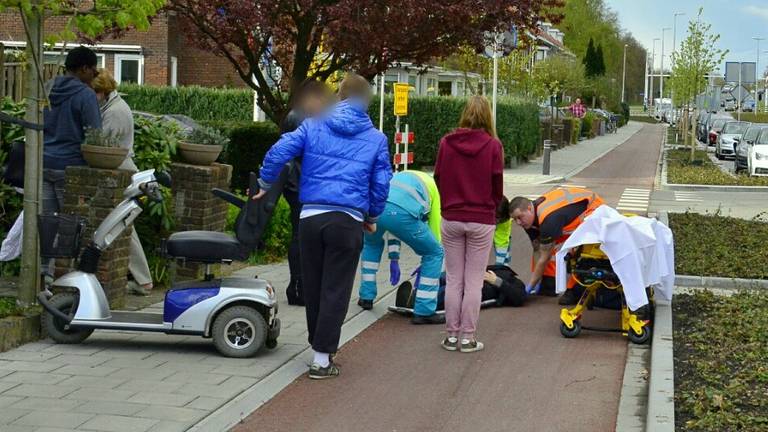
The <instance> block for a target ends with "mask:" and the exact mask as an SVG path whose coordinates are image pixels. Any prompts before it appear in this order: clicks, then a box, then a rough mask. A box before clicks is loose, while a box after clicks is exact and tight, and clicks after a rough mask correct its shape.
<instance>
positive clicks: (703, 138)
mask: <svg viewBox="0 0 768 432" xmlns="http://www.w3.org/2000/svg"><path fill="white" fill-rule="evenodd" d="M713 115H714V114H713V113H711V112H706V111H701V113H700V114H699V119H698V121H697V123H696V138H698V139H699V141H700V142H703V143H705V142H707V133H708V132H709V129H707V123H708V122H709V118H710V117H712V116H713Z"/></svg>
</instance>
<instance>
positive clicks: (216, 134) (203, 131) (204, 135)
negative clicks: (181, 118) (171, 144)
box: [184, 126, 229, 146]
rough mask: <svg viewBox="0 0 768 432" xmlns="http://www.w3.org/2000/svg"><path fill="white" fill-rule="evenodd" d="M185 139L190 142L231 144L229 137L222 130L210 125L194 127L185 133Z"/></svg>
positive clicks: (213, 144)
mask: <svg viewBox="0 0 768 432" xmlns="http://www.w3.org/2000/svg"><path fill="white" fill-rule="evenodd" d="M184 141H185V142H188V143H190V144H200V145H212V146H215V145H220V146H226V145H227V144H229V138H227V137H226V136H224V134H223V133H222V132H221V131H220V130H218V129H216V128H212V127H209V126H201V127H199V128H197V129H192V131H191V132H189V133H188V134H186V135H184Z"/></svg>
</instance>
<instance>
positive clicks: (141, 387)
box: [115, 376, 185, 393]
mask: <svg viewBox="0 0 768 432" xmlns="http://www.w3.org/2000/svg"><path fill="white" fill-rule="evenodd" d="M139 377H140V376H137V377H136V378H139ZM184 384H185V383H182V382H166V381H160V380H145V379H131V380H129V381H127V382H125V383H124V384H121V385H119V386H117V387H115V390H126V391H136V392H155V393H173V392H175V391H176V390H178V389H179V387H181V386H183V385H184Z"/></svg>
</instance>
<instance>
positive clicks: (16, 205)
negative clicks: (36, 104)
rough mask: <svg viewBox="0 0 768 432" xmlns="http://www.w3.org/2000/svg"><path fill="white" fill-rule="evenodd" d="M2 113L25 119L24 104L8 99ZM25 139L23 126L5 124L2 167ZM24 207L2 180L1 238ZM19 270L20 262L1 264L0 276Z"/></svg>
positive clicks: (0, 149)
mask: <svg viewBox="0 0 768 432" xmlns="http://www.w3.org/2000/svg"><path fill="white" fill-rule="evenodd" d="M0 111H2V112H3V113H5V114H8V115H11V116H14V117H18V118H22V117H24V103H23V102H19V103H16V102H13V101H12V100H11V99H10V98H7V97H6V98H3V99H0ZM23 138H24V129H23V128H22V127H21V126H18V125H13V124H7V123H3V126H2V130H0V167H3V166H5V162H6V160H7V158H8V154H9V152H10V150H11V145H12V143H13V142H14V141H16V140H19V139H23ZM23 207H24V201H23V197H22V196H21V195H20V194H19V193H17V192H16V191H15V190H14V189H13V188H12V187H11V186H9V185H7V184H5V183H4V182H3V181H2V180H0V238H5V236H6V235H7V234H8V231H9V230H10V229H11V226H12V225H13V223H14V222H15V221H16V218H17V217H18V216H19V213H20V212H21V210H22V208H23ZM19 270H20V262H19V260H14V261H11V262H8V263H0V276H4V275H6V276H15V275H18V274H19Z"/></svg>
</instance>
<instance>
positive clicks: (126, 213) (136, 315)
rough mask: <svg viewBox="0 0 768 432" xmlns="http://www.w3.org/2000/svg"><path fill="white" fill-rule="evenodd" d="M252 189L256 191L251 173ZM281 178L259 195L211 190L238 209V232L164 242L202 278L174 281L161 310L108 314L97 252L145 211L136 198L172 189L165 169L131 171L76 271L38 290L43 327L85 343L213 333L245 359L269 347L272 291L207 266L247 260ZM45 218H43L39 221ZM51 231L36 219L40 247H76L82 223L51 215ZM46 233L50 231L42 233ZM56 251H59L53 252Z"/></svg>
mask: <svg viewBox="0 0 768 432" xmlns="http://www.w3.org/2000/svg"><path fill="white" fill-rule="evenodd" d="M250 180H251V181H250V184H251V190H252V191H258V185H257V184H258V183H257V179H256V176H255V174H253V173H251V179H250ZM284 181H285V175H283V176H282V177H281V179H280V180H279V181H278V182H277V183H276V185H275V186H276V187H274V188H273V189H272V190H270V192H269V194H267V195H266V196H265V197H264V198H262V199H260V200H256V201H255V200H250V199H249V200H246V201H243V200H241V199H240V198H238V197H237V196H235V195H233V194H231V193H229V192H226V191H223V190H219V189H214V190H213V194H214V195H216V196H217V197H219V198H222V199H224V200H225V201H227V202H229V203H230V204H233V205H235V206H238V207H240V209H241V210H240V213H239V215H238V218H237V221H236V223H235V231H236V232H235V236H234V237H232V236H229V235H227V234H224V233H221V232H213V231H186V232H177V233H174V234H172V235H171V236H170V237H169V238H168V239H167V240H166V242H165V245H164V249H165V253H166V255H167V256H168V257H170V258H174V259H176V260H179V261H185V262H191V263H200V264H203V265H205V278H204V280H199V281H191V282H180V283H176V284H174V285H173V286H172V289H170V290H169V291H168V292H167V293H166V295H165V301H164V304H163V313H148V312H128V311H112V310H110V308H109V303H108V301H107V297H106V295H105V293H104V290H103V289H102V286H101V284H100V283H99V281H98V280H97V278H96V272H97V268H98V262H99V257H100V255H101V253H102V252H103V251H104V250H106V249H107V248H108V247H109V246H110V245H111V244H112V243H113V242H114V241H115V239H117V238H118V237H119V236H120V235H121V234H122V233H123V232H124V231H125V230H126V229H128V228H129V227H130V226H131V224H132V223H133V221H134V220H135V219H136V217H137V216H138V215H139V214H140V213H141V212H142V208H141V206H140V205H139V199H140V198H141V197H142V196H146V197H148V198H150V199H153V200H155V201H160V200H162V194H161V190H160V185H164V186H170V177H169V176H168V175H167V174H165V173H160V172H158V173H156V172H155V171H154V170H147V171H142V172H139V173H136V174H134V175H133V177H132V179H131V184H130V186H128V187H127V188H126V189H125V191H124V193H123V196H124V198H125V199H124V200H123V201H122V202H121V203H120V204H119V205H118V206H117V207H116V208H115V209H113V210H112V211H111V212H110V213H109V215H108V216H107V217H106V218H105V219H104V220H103V222H102V223H101V224H100V225H99V227H98V228H97V229H96V231H95V232H94V235H93V239H92V240H91V241H90V243H89V244H87V245H86V246H85V247H84V248H83V250H82V253H81V254H80V257H79V260H78V263H77V269H76V270H75V271H72V272H70V273H68V274H66V275H64V276H62V277H60V278H58V279H56V280H55V281H54V282H53V286H52V288H53V291H54V292H56V294H55V295H51V293H50V292H41V293H40V294H39V295H38V301H39V302H40V304H41V305H42V306H43V307H44V309H45V313H44V314H43V326H44V328H45V330H46V332H47V333H48V335H49V336H50V337H51V338H52V339H53V340H54V341H56V342H58V343H65V344H73V343H80V342H82V341H84V340H85V339H86V338H88V336H90V335H91V333H93V331H94V330H95V329H108V330H130V331H146V332H161V333H167V334H186V335H199V336H202V337H204V338H211V339H212V340H213V344H214V345H215V347H216V349H217V350H218V351H219V352H220V353H221V354H222V355H224V356H227V357H250V356H252V355H254V354H255V353H256V352H257V351H258V350H259V349H260V348H261V347H262V346H267V347H268V348H274V347H275V346H276V345H277V337H278V336H279V334H280V320H279V319H278V318H277V299H276V297H275V291H274V289H273V288H272V286H271V285H270V283H269V282H268V281H266V280H263V279H259V278H258V277H256V278H244V277H224V278H214V276H213V275H212V274H211V271H210V266H211V264H217V263H227V264H228V263H231V262H232V261H235V260H244V259H246V258H247V257H248V256H249V255H250V253H251V252H252V251H253V250H255V249H256V248H257V247H258V246H259V244H260V240H261V235H262V233H263V231H264V228H265V227H266V224H267V222H268V220H269V218H270V216H271V213H272V210H273V209H274V204H275V202H276V200H277V197H278V196H279V194H280V190H281V189H282V184H283V183H284ZM43 220H44V219H43V218H41V221H43ZM51 220H53V221H54V223H53V228H52V227H51V224H48V225H47V226H46V224H45V223H43V222H41V251H43V255H45V251H46V250H55V249H56V246H58V247H61V246H62V245H64V244H68V245H70V246H65V247H69V248H70V249H71V250H72V252H71V254H72V255H71V256H75V255H76V254H77V250H78V249H79V247H78V245H79V240H78V236H79V234H80V233H81V232H82V222H81V221H78V220H77V218H76V217H72V216H64V215H62V216H58V215H57V216H55V217H54V218H52V219H51ZM46 232H48V233H49V235H46ZM50 255H53V256H61V255H60V254H59V253H56V252H54V253H50V254H49V256H50Z"/></svg>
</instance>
